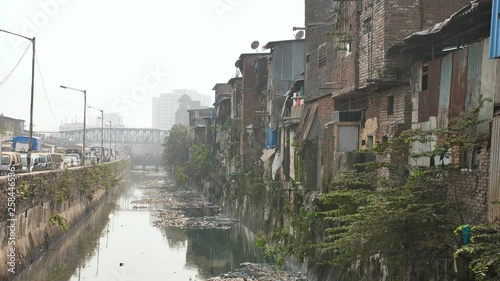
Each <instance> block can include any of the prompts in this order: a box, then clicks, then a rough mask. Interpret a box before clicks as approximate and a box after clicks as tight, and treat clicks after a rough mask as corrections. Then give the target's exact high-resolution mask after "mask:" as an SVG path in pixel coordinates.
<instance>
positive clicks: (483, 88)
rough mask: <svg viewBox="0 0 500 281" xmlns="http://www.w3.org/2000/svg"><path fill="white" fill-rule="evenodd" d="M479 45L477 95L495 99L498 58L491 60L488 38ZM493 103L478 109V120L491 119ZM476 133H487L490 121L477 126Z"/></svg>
mask: <svg viewBox="0 0 500 281" xmlns="http://www.w3.org/2000/svg"><path fill="white" fill-rule="evenodd" d="M481 47H482V48H483V51H482V58H481V61H482V62H481V77H480V83H481V85H480V92H479V94H480V95H479V96H478V97H477V98H479V97H482V98H490V99H491V100H494V99H495V87H496V67H497V66H496V65H497V63H498V60H491V59H490V58H489V56H488V48H489V39H486V40H484V41H483V42H482V44H481ZM493 108H494V106H493V103H492V102H487V103H485V104H484V106H483V108H481V110H480V111H479V119H480V120H488V121H489V120H491V118H492V117H493ZM477 132H478V133H489V132H490V123H489V122H483V123H481V124H479V125H478V126H477Z"/></svg>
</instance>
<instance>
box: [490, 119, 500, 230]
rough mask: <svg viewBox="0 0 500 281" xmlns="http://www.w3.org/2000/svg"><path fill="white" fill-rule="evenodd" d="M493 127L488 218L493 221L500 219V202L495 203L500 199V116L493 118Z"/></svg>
mask: <svg viewBox="0 0 500 281" xmlns="http://www.w3.org/2000/svg"><path fill="white" fill-rule="evenodd" d="M491 129H492V131H491V153H490V183H489V191H488V194H489V200H488V220H489V221H490V222H493V221H496V220H499V219H500V204H493V202H498V201H500V116H498V115H497V116H496V117H495V118H494V119H493V125H492V128H491Z"/></svg>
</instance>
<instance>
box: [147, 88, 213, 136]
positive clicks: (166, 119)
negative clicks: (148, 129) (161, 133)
mask: <svg viewBox="0 0 500 281" xmlns="http://www.w3.org/2000/svg"><path fill="white" fill-rule="evenodd" d="M183 95H187V96H188V97H189V98H190V99H191V101H194V102H196V101H199V102H200V103H199V106H200V107H208V106H210V105H211V103H212V97H211V96H208V95H203V94H200V93H198V92H196V91H195V90H187V89H178V90H173V91H172V92H171V93H162V94H160V96H159V97H153V104H152V115H153V116H152V127H153V128H160V129H166V130H170V128H172V126H173V125H174V124H175V115H176V112H177V109H178V108H179V98H181V97H182V96H183Z"/></svg>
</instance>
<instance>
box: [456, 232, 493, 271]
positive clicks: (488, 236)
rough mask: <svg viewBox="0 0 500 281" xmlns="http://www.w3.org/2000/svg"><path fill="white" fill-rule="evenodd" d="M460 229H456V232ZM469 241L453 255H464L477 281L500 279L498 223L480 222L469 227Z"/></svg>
mask: <svg viewBox="0 0 500 281" xmlns="http://www.w3.org/2000/svg"><path fill="white" fill-rule="evenodd" d="M460 233H461V229H460V228H458V229H457V234H460ZM471 234H472V238H471V243H469V244H466V245H464V246H462V247H461V248H460V249H458V250H457V251H456V252H455V257H465V258H466V259H468V260H469V261H470V262H469V269H470V270H472V272H473V273H474V276H475V279H476V280H478V281H494V280H499V279H500V224H499V223H491V224H480V225H477V226H473V227H472V228H471Z"/></svg>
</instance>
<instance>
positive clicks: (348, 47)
mask: <svg viewBox="0 0 500 281" xmlns="http://www.w3.org/2000/svg"><path fill="white" fill-rule="evenodd" d="M345 50H346V52H347V55H348V54H350V53H351V52H352V41H350V42H347V43H345Z"/></svg>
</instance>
